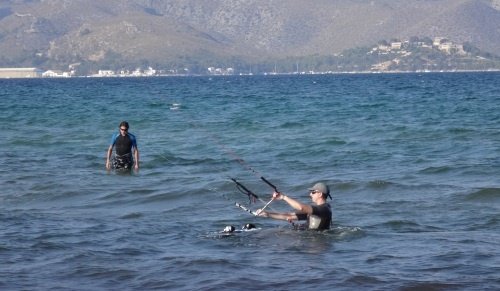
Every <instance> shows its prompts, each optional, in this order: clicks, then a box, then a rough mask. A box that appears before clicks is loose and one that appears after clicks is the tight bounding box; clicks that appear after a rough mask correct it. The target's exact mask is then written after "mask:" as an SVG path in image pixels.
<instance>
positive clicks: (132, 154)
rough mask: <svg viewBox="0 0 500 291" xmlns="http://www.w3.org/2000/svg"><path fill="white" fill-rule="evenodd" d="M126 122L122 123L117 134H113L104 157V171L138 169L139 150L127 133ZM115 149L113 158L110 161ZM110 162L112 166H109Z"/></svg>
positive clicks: (133, 137) (135, 142)
mask: <svg viewBox="0 0 500 291" xmlns="http://www.w3.org/2000/svg"><path fill="white" fill-rule="evenodd" d="M128 129H129V125H128V122H126V121H122V122H121V123H120V126H119V132H117V133H115V134H113V136H112V138H111V143H110V145H109V148H108V153H107V156H106V169H108V170H109V169H111V168H114V169H132V167H133V168H134V170H138V169H139V149H138V148H137V141H136V139H135V136H134V135H133V134H131V133H129V132H128ZM113 147H114V148H115V150H116V152H115V156H114V158H113V159H111V155H112V153H113ZM111 162H112V164H111Z"/></svg>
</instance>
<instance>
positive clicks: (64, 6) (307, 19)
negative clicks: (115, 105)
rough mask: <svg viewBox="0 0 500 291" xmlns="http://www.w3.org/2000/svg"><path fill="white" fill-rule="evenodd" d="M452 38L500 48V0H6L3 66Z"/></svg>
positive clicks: (304, 50) (240, 56) (274, 52)
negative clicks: (423, 38)
mask: <svg viewBox="0 0 500 291" xmlns="http://www.w3.org/2000/svg"><path fill="white" fill-rule="evenodd" d="M415 36H416V37H430V38H433V37H445V38H447V39H449V40H450V41H453V42H455V43H470V44H472V45H474V46H475V47H477V48H479V49H481V50H482V51H485V52H489V53H491V54H494V55H499V54H500V0H404V1H402V0H371V1H370V0H310V1H304V0H99V1H97V0H71V1H68V0H3V1H1V2H0V67H23V66H24V67H26V66H29V67H42V68H47V69H48V68H53V69H67V68H68V66H69V65H70V64H73V65H75V64H76V66H77V67H79V68H80V69H81V70H83V71H95V70H97V69H99V68H102V69H120V68H127V69H134V68H135V67H139V66H142V67H145V66H153V67H156V68H174V69H176V70H177V69H179V70H180V69H184V68H186V69H187V70H193V71H196V70H200V69H201V68H205V69H206V68H208V67H211V66H221V67H224V66H226V67H236V68H238V67H248V66H258V65H259V64H262V63H269V62H273V61H277V60H282V59H293V58H301V57H306V56H330V55H332V56H333V55H336V54H339V53H341V52H342V51H344V50H347V49H352V48H356V47H362V46H371V45H373V44H377V43H378V42H379V41H381V40H391V39H410V38H411V37H415Z"/></svg>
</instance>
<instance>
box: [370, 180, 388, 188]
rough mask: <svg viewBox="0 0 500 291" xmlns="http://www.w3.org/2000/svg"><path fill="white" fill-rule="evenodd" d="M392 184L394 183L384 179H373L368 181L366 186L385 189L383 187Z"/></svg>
mask: <svg viewBox="0 0 500 291" xmlns="http://www.w3.org/2000/svg"><path fill="white" fill-rule="evenodd" d="M393 185H394V183H392V182H388V181H384V180H374V181H370V182H368V188H371V189H385V188H387V187H390V186H393Z"/></svg>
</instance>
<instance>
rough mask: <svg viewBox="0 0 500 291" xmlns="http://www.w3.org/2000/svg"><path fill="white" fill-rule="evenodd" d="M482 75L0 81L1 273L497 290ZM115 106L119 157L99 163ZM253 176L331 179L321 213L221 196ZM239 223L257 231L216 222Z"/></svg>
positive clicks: (494, 153)
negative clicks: (319, 228) (111, 163)
mask: <svg viewBox="0 0 500 291" xmlns="http://www.w3.org/2000/svg"><path fill="white" fill-rule="evenodd" d="M499 84H500V74H499V73H442V74H366V75H364V74H356V75H309V76H303V75H300V76H299V75H291V76H227V77H224V76H213V77H170V78H163V77H159V78H71V79H27V80H21V79H11V80H0V112H1V115H0V126H1V131H0V132H1V133H0V154H1V158H0V173H1V174H0V185H1V190H0V191H1V192H0V262H1V264H0V289H2V290H148V289H164V290H168V289H176V290H195V289H202V290H222V289H229V290H234V289H241V290H314V289H317V290H332V289H334V290H342V289H354V290H356V289H375V290H387V289H390V290H391V289H392V290H397V289H412V288H415V289H434V290H435V289H451V290H470V289H481V290H488V289H490V290H495V289H496V290H498V289H500V275H499V274H500V247H499V246H500V245H499V242H500V85H499ZM122 120H126V121H128V122H129V123H130V132H131V133H133V134H135V135H136V137H137V140H138V147H139V151H140V169H139V171H138V172H131V173H116V172H113V171H111V172H108V171H106V170H105V155H106V150H107V148H108V146H109V142H110V139H111V136H112V134H113V133H115V132H117V130H118V125H119V123H120V122H121V121H122ZM260 177H264V178H266V179H267V180H269V181H270V182H271V183H272V184H273V185H274V186H276V187H277V189H278V191H280V192H283V193H285V194H287V195H288V196H290V197H293V198H295V199H297V200H300V201H303V202H305V203H311V201H310V198H309V196H308V194H307V189H308V188H309V187H311V186H312V185H313V184H314V183H315V182H317V181H321V182H325V183H327V184H328V185H330V187H331V189H332V196H333V200H331V201H330V200H329V203H330V204H331V205H332V209H333V216H334V218H333V224H332V229H331V230H329V231H326V232H311V231H298V230H294V228H293V226H292V225H291V224H290V223H288V222H286V221H278V220H271V219H266V218H261V217H254V216H252V215H251V214H250V213H248V212H245V211H242V210H241V209H239V208H237V207H235V205H234V204H235V203H236V202H237V203H242V204H244V205H246V206H247V207H249V208H250V209H252V210H256V209H258V208H259V207H262V206H263V205H264V204H263V203H265V202H267V201H269V199H270V197H271V194H272V192H273V188H271V187H270V186H269V185H267V184H266V183H264V182H263V181H262V180H261V179H260ZM230 178H235V179H237V180H238V181H240V182H241V183H242V184H243V185H245V186H246V187H247V188H249V189H251V190H252V191H253V192H254V193H255V194H257V195H258V196H259V198H260V200H257V201H255V202H252V201H251V200H250V199H249V198H248V196H247V195H246V194H244V193H241V192H240V191H239V190H238V188H237V187H236V185H235V184H234V183H233V182H232V181H231V180H230ZM269 209H270V210H272V211H285V212H289V211H292V209H291V208H290V207H289V206H288V205H287V204H286V203H285V202H283V201H274V202H272V203H271V204H270V205H269ZM245 223H253V224H255V225H256V226H257V227H258V228H259V229H258V230H256V231H248V232H239V233H234V234H225V233H221V232H220V231H221V230H223V229H224V227H226V226H228V225H233V226H235V227H236V228H240V227H241V226H242V225H244V224H245Z"/></svg>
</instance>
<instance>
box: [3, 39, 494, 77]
mask: <svg viewBox="0 0 500 291" xmlns="http://www.w3.org/2000/svg"><path fill="white" fill-rule="evenodd" d="M79 66H80V63H74V64H70V65H68V69H67V70H55V69H41V68H0V78H70V77H154V76H191V75H254V74H255V75H278V74H337V73H397V72H457V71H500V57H499V56H496V55H493V54H491V53H484V52H482V51H481V50H479V49H478V48H476V47H475V46H474V44H473V43H462V44H457V43H454V42H452V41H450V40H448V39H447V38H445V37H434V38H429V37H426V38H419V37H412V38H410V39H408V40H397V39H393V40H390V41H386V40H382V41H379V42H378V43H377V44H376V45H374V46H371V47H360V48H355V49H349V50H345V51H343V52H342V53H340V54H334V55H331V56H309V57H297V58H293V59H292V58H286V59H281V60H274V61H272V60H271V61H269V62H266V63H259V64H246V65H243V66H241V65H240V67H237V66H234V67H221V66H217V65H216V64H214V65H213V66H210V67H205V68H195V69H193V68H192V66H190V64H186V65H185V66H184V67H181V68H168V69H164V68H153V67H151V66H148V67H147V68H133V69H130V68H128V69H120V70H113V69H110V68H99V69H97V70H95V71H92V72H90V73H85V74H82V73H79V72H78V71H79V70H78V67H79ZM115 66H118V64H116V65H115ZM189 67H191V69H190V68H189Z"/></svg>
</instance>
